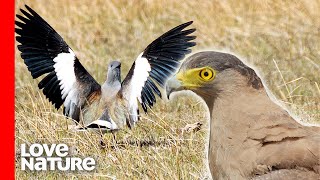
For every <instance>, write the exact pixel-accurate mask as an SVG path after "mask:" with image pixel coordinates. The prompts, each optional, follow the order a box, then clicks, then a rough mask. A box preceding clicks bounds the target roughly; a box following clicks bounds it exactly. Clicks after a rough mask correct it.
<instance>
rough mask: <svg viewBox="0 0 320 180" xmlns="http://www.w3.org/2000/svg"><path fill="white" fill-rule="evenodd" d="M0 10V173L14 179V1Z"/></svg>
mask: <svg viewBox="0 0 320 180" xmlns="http://www.w3.org/2000/svg"><path fill="white" fill-rule="evenodd" d="M0 9H1V10H0V17H1V21H0V22H1V25H0V37H1V38H0V39H1V40H0V42H1V47H0V83H1V86H0V94H1V101H0V104H1V106H0V115H1V116H0V117H1V125H0V140H1V145H0V156H1V162H0V172H1V176H2V179H14V178H15V173H14V170H15V158H14V154H15V153H14V147H15V145H14V1H13V0H3V1H0ZM4 177H5V178H4Z"/></svg>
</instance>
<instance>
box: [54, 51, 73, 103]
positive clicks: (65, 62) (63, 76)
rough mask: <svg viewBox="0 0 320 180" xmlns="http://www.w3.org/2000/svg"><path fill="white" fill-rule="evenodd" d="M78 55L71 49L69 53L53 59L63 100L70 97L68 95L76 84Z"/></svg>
mask: <svg viewBox="0 0 320 180" xmlns="http://www.w3.org/2000/svg"><path fill="white" fill-rule="evenodd" d="M75 57H76V55H75V54H74V52H73V51H72V50H71V49H70V48H69V53H60V54H58V56H57V57H55V58H54V59H53V61H54V62H55V64H54V65H53V67H54V70H55V72H56V74H57V77H58V79H59V80H60V84H59V85H60V89H61V90H62V91H61V97H62V99H64V98H66V97H67V96H68V93H69V92H70V91H71V89H72V88H73V86H74V84H75V82H76V76H75V74H74V60H75Z"/></svg>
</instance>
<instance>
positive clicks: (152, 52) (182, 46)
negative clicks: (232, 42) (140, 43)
mask: <svg viewBox="0 0 320 180" xmlns="http://www.w3.org/2000/svg"><path fill="white" fill-rule="evenodd" d="M191 24H192V21H190V22H187V23H184V24H181V25H179V26H177V27H175V28H173V29H171V30H170V31H168V32H166V33H164V34H163V35H162V36H160V37H159V38H157V39H156V40H154V41H153V42H152V43H151V44H150V45H148V46H147V48H146V49H145V50H144V52H143V55H142V57H145V58H146V59H147V60H148V61H149V64H150V66H151V71H150V72H149V75H150V76H149V77H148V80H147V82H146V83H145V86H144V87H143V88H142V92H141V100H142V106H143V107H144V108H143V109H144V111H145V112H146V104H148V105H149V107H152V106H153V104H154V103H155V101H156V98H155V96H154V94H153V93H156V94H157V95H158V96H160V97H161V92H160V91H159V89H158V88H157V86H156V85H155V84H154V83H153V82H152V80H154V81H155V82H157V83H158V84H159V85H160V86H161V87H164V86H165V82H166V80H167V79H168V77H169V76H171V75H172V74H173V73H174V72H175V71H176V70H177V68H178V67H179V65H180V62H181V60H182V59H183V58H184V57H185V55H186V54H189V53H190V52H191V50H190V49H189V48H191V47H193V46H195V45H196V43H195V42H193V41H192V40H194V39H195V38H196V36H190V34H192V33H193V32H195V31H196V29H187V30H184V29H185V28H186V27H188V26H189V25H191Z"/></svg>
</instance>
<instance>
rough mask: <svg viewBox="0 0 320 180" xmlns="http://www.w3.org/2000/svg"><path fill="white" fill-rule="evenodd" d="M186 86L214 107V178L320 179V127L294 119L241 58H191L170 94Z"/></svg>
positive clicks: (211, 144)
mask: <svg viewBox="0 0 320 180" xmlns="http://www.w3.org/2000/svg"><path fill="white" fill-rule="evenodd" d="M195 69H196V70H195ZM198 71H199V72H198ZM203 71H213V72H214V73H213V76H212V78H210V77H209V78H208V77H206V76H205V77H204V78H206V79H210V80H207V81H206V80H205V79H203V77H201V74H204V75H208V74H210V73H202V72H203ZM190 73H193V76H190ZM190 77H192V78H194V79H197V80H190ZM180 90H191V91H193V92H195V93H196V94H198V95H199V96H200V97H202V99H203V100H204V101H205V102H206V104H207V106H208V108H209V110H210V138H209V148H208V158H209V159H208V161H209V168H210V171H211V174H212V176H213V178H214V179H259V180H260V179H261V180H262V179H319V178H320V176H319V173H320V172H319V171H320V127H311V126H304V125H301V124H300V123H298V122H297V121H296V120H295V119H294V118H292V117H291V116H290V114H289V113H288V112H287V111H286V110H284V109H283V108H282V107H281V106H279V105H278V104H277V103H275V102H274V101H273V100H271V99H270V97H269V95H268V93H267V91H266V89H265V87H264V86H263V84H262V82H261V80H260V78H259V77H258V76H257V74H256V73H255V72H254V70H252V69H251V68H249V67H248V66H246V65H244V64H243V63H242V62H241V61H240V60H239V59H238V58H237V57H235V56H233V55H230V54H225V53H219V52H211V51H209V52H201V53H197V54H195V55H193V56H191V57H189V58H188V59H187V60H186V61H185V62H184V63H183V64H182V66H181V68H180V70H179V72H178V73H177V75H176V76H175V77H173V78H172V79H171V80H169V82H168V84H167V93H168V94H167V95H168V96H169V95H170V93H171V92H174V91H180Z"/></svg>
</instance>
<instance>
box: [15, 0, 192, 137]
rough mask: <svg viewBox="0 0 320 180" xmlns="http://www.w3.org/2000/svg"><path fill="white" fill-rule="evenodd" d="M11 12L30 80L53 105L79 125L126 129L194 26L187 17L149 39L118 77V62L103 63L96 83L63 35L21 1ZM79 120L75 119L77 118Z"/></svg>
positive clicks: (184, 50) (186, 45) (188, 42)
mask: <svg viewBox="0 0 320 180" xmlns="http://www.w3.org/2000/svg"><path fill="white" fill-rule="evenodd" d="M25 7H26V9H27V11H26V10H23V9H20V11H21V13H22V14H23V15H24V16H23V15H17V18H18V19H19V21H16V22H15V24H16V26H17V28H16V29H15V32H16V33H17V36H16V40H17V41H18V42H19V43H20V45H18V49H19V51H20V52H21V58H22V59H23V60H24V63H25V64H26V66H27V68H28V70H29V71H30V73H31V75H32V77H33V78H34V79H36V78H39V77H40V76H42V75H45V76H43V77H44V78H42V79H41V81H40V82H39V84H38V87H39V88H40V89H42V91H43V94H44V95H45V96H46V97H47V98H48V99H49V101H50V102H51V103H52V104H53V105H54V107H55V108H56V109H59V108H60V107H61V106H62V105H63V113H64V115H65V116H66V117H69V118H71V119H73V120H74V121H75V122H77V123H79V122H82V124H83V125H84V126H83V127H84V128H88V129H89V128H91V129H95V128H96V129H98V130H99V131H103V132H109V131H112V132H113V131H116V130H119V129H122V128H123V127H125V126H128V127H129V128H132V127H133V126H134V125H135V124H136V122H137V121H138V119H139V106H138V101H139V103H140V104H141V106H142V108H143V110H144V111H145V112H147V109H148V108H151V107H152V106H153V105H154V104H155V103H156V96H159V97H160V98H161V92H160V90H159V88H160V87H164V85H165V83H166V80H167V78H168V77H169V76H171V75H172V74H173V73H174V72H175V71H176V70H177V68H178V66H179V65H180V61H181V60H182V59H183V58H184V57H185V55H186V54H188V53H190V52H191V49H190V48H191V47H193V46H195V45H196V43H195V42H194V41H193V40H194V39H195V38H196V36H191V34H192V33H193V32H194V31H195V29H187V30H186V27H188V26H189V25H191V24H192V21H190V22H187V23H184V24H181V25H179V26H177V27H175V28H173V29H171V30H169V31H168V32H166V33H164V34H163V35H161V36H160V37H159V38H157V39H156V40H154V41H153V42H151V44H149V45H148V46H147V47H146V48H145V50H144V51H143V52H142V53H140V54H139V55H138V57H137V59H136V60H135V61H134V63H133V65H132V67H131V68H130V70H129V73H128V74H127V76H126V77H125V78H124V80H123V81H122V82H121V77H120V73H121V63H120V62H118V61H113V62H111V63H110V64H109V65H108V72H107V78H106V81H105V82H104V83H103V84H102V85H100V84H99V83H98V82H97V81H96V80H95V79H94V78H93V77H92V76H91V75H90V73H89V72H88V71H87V70H86V69H85V68H84V67H83V66H82V64H81V63H80V60H79V59H78V57H77V56H76V55H75V53H74V51H73V50H72V49H71V48H70V47H69V46H68V44H67V43H66V42H65V41H64V40H63V38H62V37H61V36H60V35H59V34H58V33H57V32H56V31H55V30H54V29H53V28H52V27H51V26H50V25H49V24H48V23H47V22H46V21H45V20H44V19H43V18H42V17H40V15H38V14H37V13H36V12H35V11H34V10H32V9H31V8H30V7H28V6H27V5H26V6H25ZM80 124H81V123H80Z"/></svg>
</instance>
